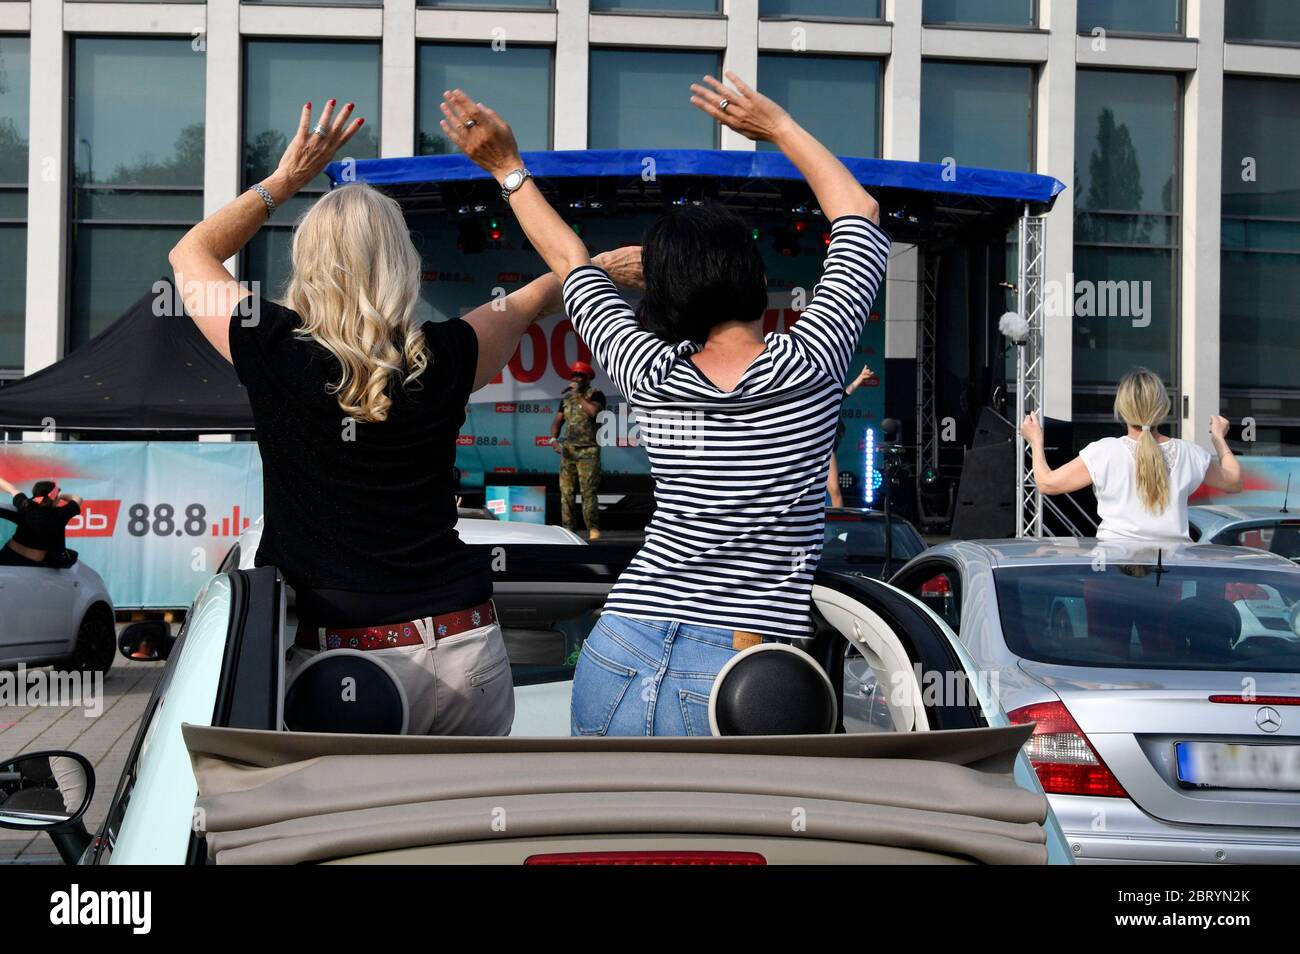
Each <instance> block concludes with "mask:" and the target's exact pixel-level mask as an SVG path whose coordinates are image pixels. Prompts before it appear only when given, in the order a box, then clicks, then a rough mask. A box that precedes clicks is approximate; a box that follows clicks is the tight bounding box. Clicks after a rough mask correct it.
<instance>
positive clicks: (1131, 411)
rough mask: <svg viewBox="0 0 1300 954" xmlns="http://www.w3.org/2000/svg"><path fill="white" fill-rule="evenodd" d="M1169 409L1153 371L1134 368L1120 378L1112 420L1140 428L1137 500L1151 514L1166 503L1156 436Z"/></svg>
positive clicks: (1166, 487) (1166, 395) (1164, 473)
mask: <svg viewBox="0 0 1300 954" xmlns="http://www.w3.org/2000/svg"><path fill="white" fill-rule="evenodd" d="M1169 409H1170V404H1169V392H1168V391H1166V390H1165V382H1163V381H1161V380H1160V375H1158V374H1156V373H1155V372H1154V371H1149V370H1147V369H1146V368H1133V369H1131V370H1130V371H1128V372H1127V373H1126V374H1125V375H1124V377H1122V378H1120V380H1119V390H1118V391H1116V392H1115V420H1117V421H1121V422H1123V423H1125V424H1128V425H1130V426H1132V427H1140V428H1142V434H1141V436H1140V437H1139V438H1138V442H1137V486H1138V500H1140V501H1141V502H1142V506H1144V507H1145V508H1146V509H1147V510H1148V511H1149V512H1150V513H1160V512H1161V511H1162V510H1164V509H1165V507H1167V506H1168V505H1169V474H1168V472H1167V471H1166V470H1165V459H1164V455H1162V454H1161V453H1160V444H1159V442H1158V441H1157V440H1156V435H1155V431H1156V428H1157V427H1159V426H1160V425H1161V424H1162V423H1163V422H1164V419H1165V418H1166V417H1168V416H1169Z"/></svg>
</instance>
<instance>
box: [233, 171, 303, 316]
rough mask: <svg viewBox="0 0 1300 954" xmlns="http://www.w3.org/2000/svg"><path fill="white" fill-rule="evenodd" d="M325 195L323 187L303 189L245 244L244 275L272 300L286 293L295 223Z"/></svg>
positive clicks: (277, 210)
mask: <svg viewBox="0 0 1300 954" xmlns="http://www.w3.org/2000/svg"><path fill="white" fill-rule="evenodd" d="M321 195H322V190H319V189H312V190H311V191H306V192H299V193H298V194H297V195H295V196H294V197H293V198H292V199H290V200H289V201H288V202H285V203H284V204H282V205H281V206H280V207H279V208H278V209H276V212H275V220H274V221H273V222H272V223H271V224H270V225H268V226H267V227H265V228H263V229H262V230H261V231H259V232H258V233H257V234H256V235H254V236H253V238H252V240H251V241H250V242H249V243H248V244H247V245H246V246H244V275H245V276H246V277H247V280H248V281H250V282H256V283H257V285H256V287H257V289H258V293H259V294H262V295H266V296H267V297H269V298H272V299H279V298H280V297H281V296H282V295H283V294H284V290H285V288H286V287H287V285H288V284H289V273H290V271H291V269H290V263H291V259H290V256H289V252H290V248H291V246H292V241H293V223H294V222H296V221H298V219H299V218H300V217H301V216H302V215H303V213H305V212H306V211H307V210H308V209H310V208H311V207H312V205H313V204H314V203H315V202H316V200H317V199H318V198H320V196H321Z"/></svg>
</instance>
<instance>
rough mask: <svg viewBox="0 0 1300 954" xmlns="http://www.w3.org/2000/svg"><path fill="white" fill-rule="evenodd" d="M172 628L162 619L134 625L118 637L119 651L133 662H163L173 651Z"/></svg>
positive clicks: (125, 628) (125, 629) (126, 628)
mask: <svg viewBox="0 0 1300 954" xmlns="http://www.w3.org/2000/svg"><path fill="white" fill-rule="evenodd" d="M173 642H174V640H173V639H172V628H171V624H170V623H165V622H163V621H162V620H160V619H147V620H143V621H141V622H139V623H132V624H131V625H130V626H126V627H124V628H123V629H122V632H121V633H119V634H118V636H117V649H118V652H120V653H121V654H122V655H123V656H125V657H126V658H127V659H130V660H131V661H132V662H161V661H162V660H164V659H166V658H167V656H168V655H169V654H170V653H171V651H172V643H173Z"/></svg>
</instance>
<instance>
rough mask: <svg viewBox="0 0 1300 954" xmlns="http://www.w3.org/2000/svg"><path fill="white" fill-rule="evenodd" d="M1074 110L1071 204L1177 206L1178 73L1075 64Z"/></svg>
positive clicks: (1128, 208)
mask: <svg viewBox="0 0 1300 954" xmlns="http://www.w3.org/2000/svg"><path fill="white" fill-rule="evenodd" d="M1077 106H1078V109H1077V113H1076V116H1075V170H1074V179H1075V192H1074V202H1075V208H1081V209H1091V210H1113V211H1125V212H1175V211H1177V210H1178V201H1177V186H1176V175H1175V173H1176V171H1177V170H1176V164H1177V159H1178V79H1177V78H1176V77H1174V76H1167V75H1164V74H1159V73H1124V72H1120V71H1113V70H1080V71H1079V74H1078V87H1077Z"/></svg>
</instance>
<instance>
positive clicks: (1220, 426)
mask: <svg viewBox="0 0 1300 954" xmlns="http://www.w3.org/2000/svg"><path fill="white" fill-rule="evenodd" d="M1231 426H1232V425H1231V422H1229V420H1228V419H1227V418H1226V417H1220V416H1219V415H1217V414H1213V415H1211V416H1210V436H1211V437H1217V438H1218V439H1219V440H1226V439H1227V437H1228V428H1229V427H1231Z"/></svg>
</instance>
